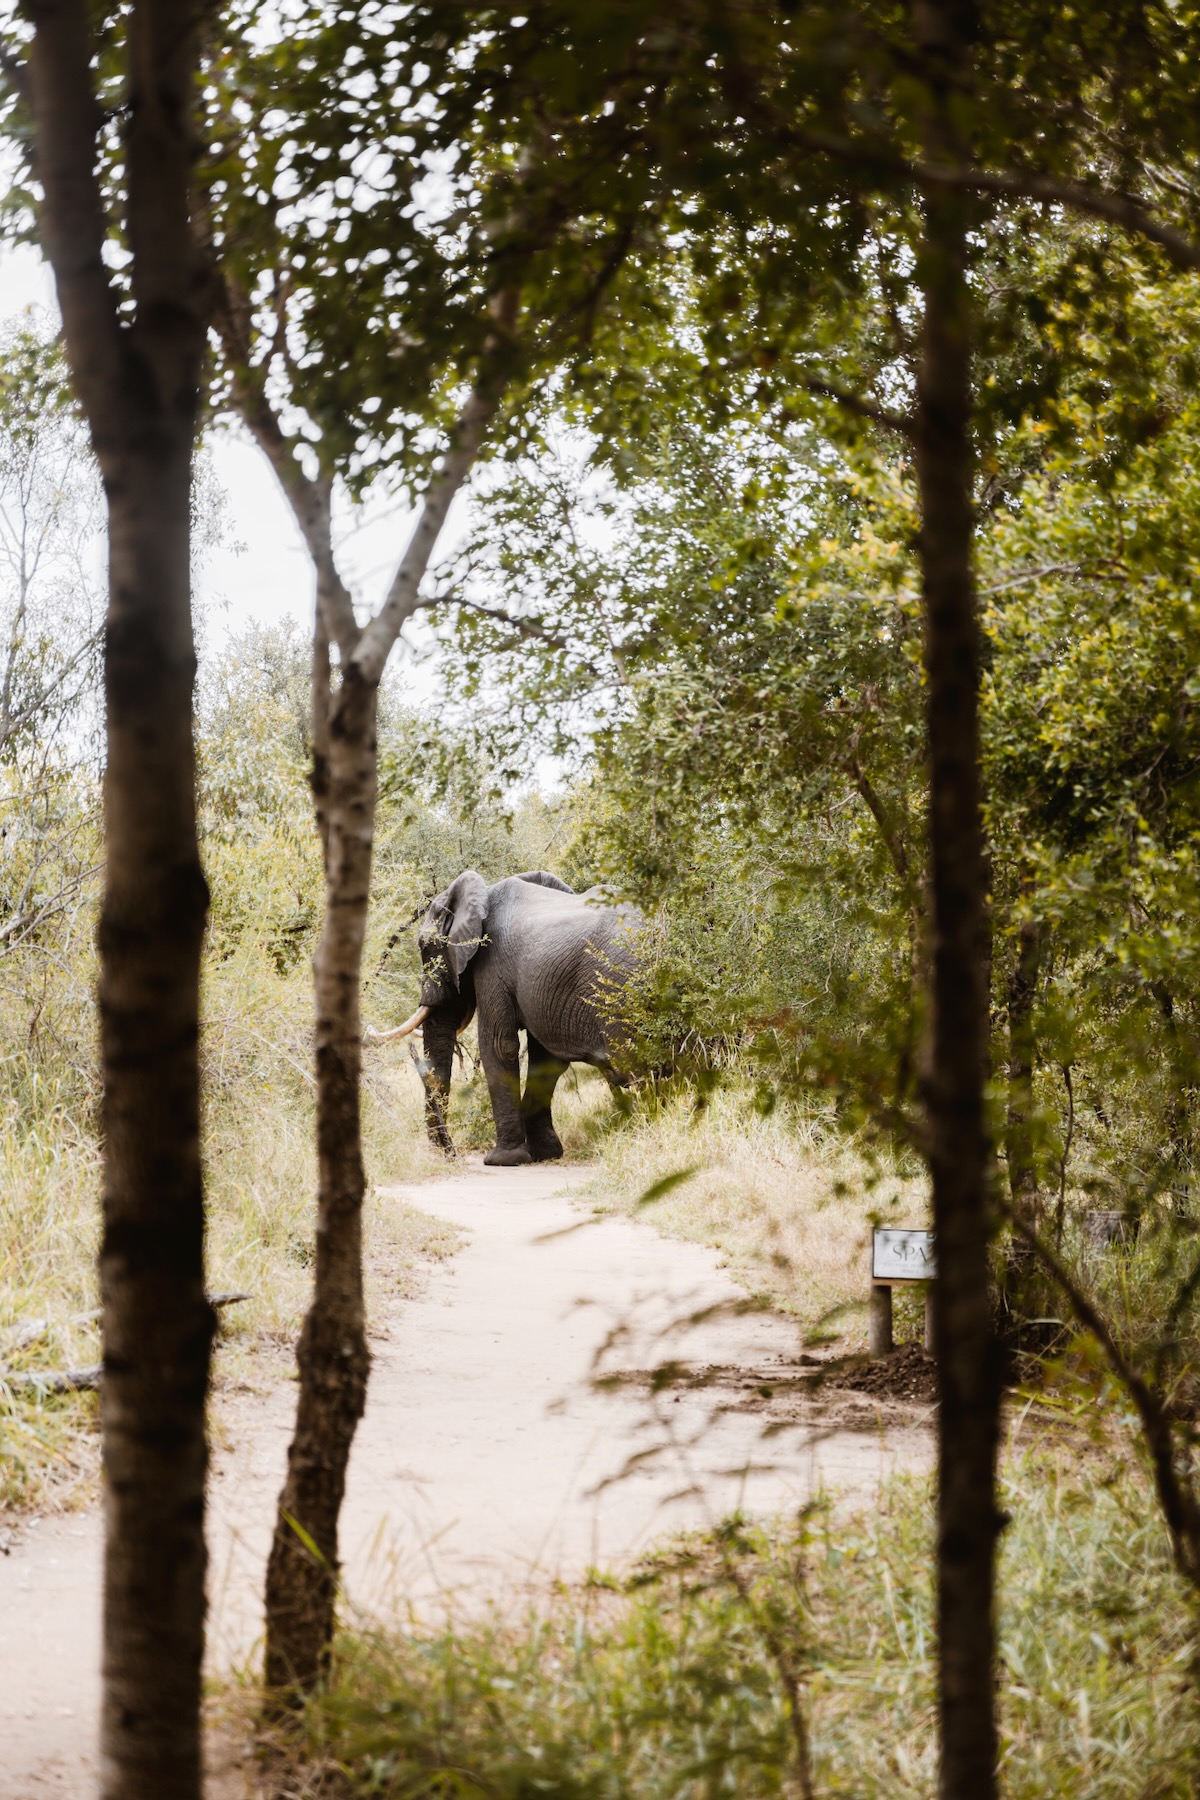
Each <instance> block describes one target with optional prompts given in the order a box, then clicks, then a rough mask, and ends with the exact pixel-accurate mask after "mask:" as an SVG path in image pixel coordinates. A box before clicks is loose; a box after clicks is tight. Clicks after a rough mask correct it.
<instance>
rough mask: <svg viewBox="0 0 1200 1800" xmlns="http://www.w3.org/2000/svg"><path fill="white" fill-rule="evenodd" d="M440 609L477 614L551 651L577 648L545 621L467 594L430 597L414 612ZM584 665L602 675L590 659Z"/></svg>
mask: <svg viewBox="0 0 1200 1800" xmlns="http://www.w3.org/2000/svg"><path fill="white" fill-rule="evenodd" d="M436 606H461V607H463V608H464V609H465V610H466V611H467V612H473V613H477V614H478V615H479V617H480V618H483V619H494V620H495V621H496V623H497V624H498V625H507V626H509V627H510V629H511V630H513V631H514V632H516V633H517V635H518V636H519V637H523V638H529V639H530V640H531V641H532V642H534V643H538V644H546V645H548V647H549V648H550V649H551V650H564V651H570V650H573V649H575V647H576V646H575V645H574V644H573V643H572V641H571V639H570V638H566V637H562V636H561V635H560V634H559V633H558V632H556V631H551V630H549V629H548V627H547V626H546V625H545V623H544V622H543V621H542V620H541V619H538V618H530V617H528V616H523V615H521V614H519V613H510V612H506V611H505V609H504V607H502V606H488V605H486V603H485V602H484V601H482V600H468V599H466V598H465V596H464V595H462V594H458V593H453V592H451V593H442V594H429V595H426V596H425V597H424V598H422V599H420V600H418V601H417V604H416V607H415V609H414V610H415V611H418V612H431V611H432V610H433V608H434V607H436ZM502 647H507V646H502ZM580 666H581V667H582V668H584V669H586V670H588V672H589V673H590V674H592V675H598V674H599V672H600V671H599V670H598V669H597V668H596V666H595V664H594V663H591V662H588V661H587V660H586V659H585V660H583V661H582V662H581V664H580Z"/></svg>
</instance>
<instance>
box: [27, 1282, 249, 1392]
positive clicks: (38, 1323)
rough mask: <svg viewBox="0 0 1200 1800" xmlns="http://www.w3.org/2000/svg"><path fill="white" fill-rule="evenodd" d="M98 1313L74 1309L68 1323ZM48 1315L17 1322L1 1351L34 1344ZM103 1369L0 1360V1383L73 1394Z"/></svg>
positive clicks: (221, 1301)
mask: <svg viewBox="0 0 1200 1800" xmlns="http://www.w3.org/2000/svg"><path fill="white" fill-rule="evenodd" d="M207 1298H208V1304H209V1305H210V1306H212V1307H216V1308H218V1309H219V1308H221V1307H222V1306H234V1305H236V1304H237V1302H238V1301H239V1300H253V1298H254V1296H253V1294H242V1293H234V1292H233V1291H232V1290H231V1291H229V1292H227V1293H225V1292H223V1293H219V1294H209V1295H208V1296H207ZM99 1317H100V1308H99V1307H98V1306H97V1307H94V1308H93V1309H92V1311H91V1312H85V1313H76V1314H75V1316H74V1317H73V1318H71V1319H68V1320H67V1324H68V1325H90V1324H93V1323H94V1322H95V1321H96V1320H97V1319H98V1318H99ZM53 1323H54V1321H53V1320H52V1319H32V1320H31V1321H30V1322H29V1324H28V1325H23V1326H21V1327H20V1328H19V1329H18V1330H17V1331H16V1333H15V1334H14V1335H13V1336H12V1337H10V1338H9V1339H8V1341H7V1342H6V1344H5V1346H4V1351H3V1354H4V1355H5V1356H11V1355H12V1354H13V1352H14V1351H15V1350H26V1349H28V1347H29V1346H30V1344H36V1343H37V1342H38V1340H39V1338H43V1337H45V1336H46V1334H47V1333H48V1332H49V1331H50V1329H51V1327H52V1326H53ZM103 1373H104V1364H103V1363H89V1364H88V1365H87V1366H86V1368H82V1369H10V1368H9V1367H8V1366H7V1364H5V1363H3V1362H0V1385H2V1386H5V1387H10V1388H18V1389H20V1390H21V1391H22V1392H26V1393H28V1392H30V1391H34V1392H37V1393H39V1394H73V1393H77V1392H79V1391H80V1390H82V1389H85V1388H98V1387H99V1386H100V1377H101V1375H102V1374H103Z"/></svg>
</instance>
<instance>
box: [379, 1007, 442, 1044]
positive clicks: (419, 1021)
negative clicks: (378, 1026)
mask: <svg viewBox="0 0 1200 1800" xmlns="http://www.w3.org/2000/svg"><path fill="white" fill-rule="evenodd" d="M431 1010H432V1009H431V1008H430V1007H428V1006H418V1008H417V1010H416V1012H415V1013H414V1014H413V1016H412V1018H411V1019H405V1021H404V1023H403V1025H397V1026H396V1028H395V1030H394V1031H371V1030H368V1031H367V1034H366V1036H367V1041H368V1043H372V1044H391V1043H394V1042H395V1040H396V1039H397V1038H402V1037H409V1036H411V1034H412V1033H413V1032H414V1031H415V1030H416V1029H417V1026H418V1025H423V1024H424V1023H425V1021H426V1019H427V1018H428V1017H429V1014H430V1011H431Z"/></svg>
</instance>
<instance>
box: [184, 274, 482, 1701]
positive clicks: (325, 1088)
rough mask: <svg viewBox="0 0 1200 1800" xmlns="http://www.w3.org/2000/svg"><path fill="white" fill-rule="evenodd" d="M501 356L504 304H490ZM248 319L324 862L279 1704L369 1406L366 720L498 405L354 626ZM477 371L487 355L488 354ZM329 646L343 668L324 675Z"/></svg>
mask: <svg viewBox="0 0 1200 1800" xmlns="http://www.w3.org/2000/svg"><path fill="white" fill-rule="evenodd" d="M493 312H494V316H495V318H496V322H497V336H496V338H495V340H494V342H493V344H492V345H491V346H490V351H491V355H492V357H493V358H496V359H497V360H498V359H499V358H500V357H502V354H503V350H504V345H505V343H506V341H507V338H508V336H509V334H511V331H512V328H513V325H514V322H515V319H514V313H515V299H510V298H509V297H508V296H505V297H503V299H502V300H501V301H500V302H499V303H498V304H497V305H496V306H495V307H494V308H493ZM247 318H248V311H247V308H246V307H245V305H244V302H243V301H242V299H241V297H240V296H239V295H238V294H237V292H236V290H234V289H233V288H232V287H231V286H227V287H226V290H225V293H224V295H223V298H222V303H221V305H220V307H219V311H218V325H219V329H220V331H221V335H222V339H223V342H224V346H225V353H226V357H227V359H228V362H229V365H230V368H231V370H232V371H233V391H234V397H235V403H236V404H237V406H238V409H239V411H240V413H241V415H242V417H243V419H244V420H245V422H246V424H247V425H248V426H249V428H250V430H251V431H252V433H253V434H254V437H255V438H256V440H257V442H258V444H259V446H260V448H261V449H262V450H263V451H264V453H265V454H266V456H267V458H268V460H269V461H270V463H271V465H272V467H273V469H274V470H275V473H276V475H277V476H278V478H279V482H280V485H281V487H282V488H283V491H284V494H285V496H286V498H287V500H288V502H289V504H290V506H291V509H292V513H293V515H294V517H295V519H296V523H297V525H298V526H299V528H300V531H301V534H302V535H303V537H304V540H305V543H306V545H307V547H308V550H309V554H310V556H311V558H312V563H313V569H314V574H315V579H316V600H317V606H316V622H315V629H314V640H313V661H312V708H313V720H312V734H313V776H312V782H313V797H314V805H315V811H316V820H317V826H318V829H319V831H320V834H321V839H322V844H323V847H324V854H325V919H324V924H323V928H322V932H321V938H320V942H319V944H318V947H317V952H316V956H315V959H314V966H313V974H314V984H315V990H316V1065H317V1151H318V1189H317V1233H316V1260H315V1274H314V1282H313V1298H312V1304H311V1306H310V1308H309V1311H308V1314H307V1317H306V1319H305V1322H304V1327H303V1330H302V1333H301V1337H300V1345H299V1350H298V1361H299V1370H300V1392H299V1399H298V1403H297V1410H296V1427H295V1432H294V1434H293V1438H292V1443H291V1446H290V1448H289V1451H288V1470H287V1478H286V1480H285V1482H284V1486H283V1491H282V1492H281V1494H280V1496H279V1506H278V1512H277V1516H276V1523H275V1533H274V1538H273V1541H272V1545H271V1554H270V1558H269V1561H268V1566H267V1587H266V1614H267V1643H266V1664H265V1672H266V1684H267V1688H268V1690H269V1692H270V1693H271V1695H272V1696H273V1700H274V1701H275V1702H276V1703H280V1704H283V1705H287V1704H290V1703H291V1702H292V1701H293V1700H295V1699H296V1698H297V1697H298V1696H299V1695H301V1694H303V1693H304V1692H306V1691H308V1690H311V1689H312V1688H313V1687H314V1686H315V1685H316V1684H317V1683H318V1682H319V1680H320V1679H321V1676H322V1674H323V1672H324V1669H325V1667H326V1663H327V1659H328V1653H329V1647H330V1643H331V1641H332V1637H333V1626H334V1608H335V1602H336V1597H337V1578H338V1569H339V1549H338V1515H339V1511H340V1508H341V1503H342V1497H343V1494H344V1491H345V1484H346V1469H347V1466H348V1463H349V1459H350V1449H351V1445H352V1443H353V1440H354V1433H355V1431H356V1429H357V1427H358V1422H359V1420H360V1418H361V1417H362V1413H363V1408H364V1406H365V1404H366V1392H367V1377H368V1371H369V1367H370V1354H369V1351H368V1347H367V1337H366V1320H365V1313H364V1306H363V1281H362V1207H363V1198H364V1192H365V1185H366V1183H365V1174H364V1169H363V1157H362V1136H361V1122H360V1114H359V1080H360V1074H361V1061H362V1020H361V1016H360V1008H359V996H360V985H361V978H362V953H363V942H364V938H365V935H366V926H367V906H368V900H369V896H370V885H371V860H372V853H373V849H374V836H375V802H376V790H377V780H378V761H377V744H376V710H377V701H378V693H379V683H380V681H381V679H382V677H383V673H384V669H385V668H386V666H387V659H388V656H389V655H390V653H391V651H392V648H393V647H394V645H395V643H396V640H397V638H398V637H399V635H400V631H401V629H402V628H403V626H404V624H405V623H406V621H407V620H408V619H409V618H411V617H412V615H413V613H414V612H415V611H416V610H417V606H418V604H419V589H420V584H421V581H422V578H423V577H424V575H425V572H426V570H427V568H428V566H429V562H430V559H431V557H432V555H433V552H434V549H435V547H436V544H437V540H438V536H439V534H440V532H441V529H442V526H443V524H444V523H445V519H446V514H447V512H448V511H449V508H450V504H451V502H452V500H453V499H454V496H455V494H457V493H458V492H459V490H460V489H461V487H462V485H463V483H464V482H465V480H466V479H467V476H468V474H469V473H470V470H471V467H472V465H473V463H474V461H475V458H476V456H477V455H478V452H479V449H480V446H481V444H482V443H483V441H484V438H485V436H486V433H487V430H488V427H489V425H490V423H491V421H492V418H493V417H494V415H495V412H496V409H497V407H498V406H499V404H500V400H501V397H502V393H503V379H502V377H500V376H499V375H498V374H497V373H496V372H495V370H494V369H491V366H490V364H489V369H490V372H489V373H488V374H486V375H484V376H482V377H481V378H480V381H479V383H478V385H477V386H476V387H475V388H474V390H473V391H472V392H471V393H470V394H469V395H468V397H467V399H466V402H465V404H464V406H463V409H462V412H461V414H460V416H459V420H458V424H457V429H456V431H455V433H454V436H453V439H452V441H451V443H450V445H449V446H448V449H447V451H446V454H445V456H444V458H443V461H442V465H441V468H440V470H439V471H438V473H437V474H436V475H435V476H434V477H433V479H432V481H431V482H430V485H429V488H428V490H427V492H426V494H425V497H424V501H423V503H422V506H421V509H420V512H419V514H418V518H417V522H416V525H415V528H414V530H413V535H412V538H411V540H410V542H409V544H408V547H407V549H406V550H405V552H404V555H403V557H402V558H401V560H400V564H399V567H398V568H397V570H396V574H395V576H394V578H393V580H392V583H391V586H390V588H389V590H388V593H387V596H386V598H385V600H384V603H383V605H382V606H381V608H380V610H379V612H378V613H377V614H376V616H375V617H374V618H373V619H372V620H370V621H369V623H368V624H366V625H365V626H362V627H360V626H359V624H358V623H357V621H356V618H355V614H354V608H353V604H352V602H351V598H350V594H349V592H348V590H347V589H346V587H345V585H344V583H343V582H342V580H341V578H340V576H339V574H338V571H337V566H336V561H335V557H334V549H333V520H332V498H333V488H332V482H331V480H329V479H328V478H324V477H310V476H308V475H306V474H305V473H304V471H303V470H302V469H301V467H300V465H299V463H298V462H297V460H296V458H295V456H294V454H293V445H292V443H291V442H290V441H289V440H288V438H287V437H286V435H285V434H284V432H283V430H282V428H281V426H280V423H279V420H278V417H277V415H276V414H275V412H274V410H273V408H272V407H271V405H270V402H269V400H268V397H267V394H266V391H265V387H264V384H263V380H262V376H261V373H260V372H259V371H257V370H255V369H254V368H253V366H252V363H251V357H250V346H249V342H248V337H247ZM485 360H487V359H486V358H485ZM330 645H336V647H337V651H338V665H337V668H336V671H335V670H334V668H333V667H332V666H331V660H330Z"/></svg>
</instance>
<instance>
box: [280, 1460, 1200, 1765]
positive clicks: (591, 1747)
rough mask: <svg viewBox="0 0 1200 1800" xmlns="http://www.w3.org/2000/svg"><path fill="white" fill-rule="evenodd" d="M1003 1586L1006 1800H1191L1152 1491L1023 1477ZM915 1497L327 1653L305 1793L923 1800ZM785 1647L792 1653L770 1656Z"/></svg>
mask: <svg viewBox="0 0 1200 1800" xmlns="http://www.w3.org/2000/svg"><path fill="white" fill-rule="evenodd" d="M1002 1498H1003V1504H1004V1505H1005V1507H1006V1509H1007V1510H1008V1511H1009V1513H1010V1515H1011V1523H1010V1525H1009V1527H1008V1530H1007V1532H1006V1535H1005V1539H1004V1551H1003V1558H1002V1575H1001V1595H1002V1597H1001V1612H1000V1645H1001V1668H1002V1670H1003V1676H1002V1683H1001V1718H1002V1721H1003V1739H1004V1747H1003V1767H1004V1779H1005V1791H1006V1792H1008V1793H1010V1794H1013V1795H1020V1796H1023V1797H1025V1800H1051V1797H1052V1796H1058V1795H1062V1794H1069V1793H1070V1794H1074V1793H1084V1792H1086V1793H1087V1794H1089V1795H1095V1796H1097V1800H1118V1797H1121V1800H1135V1797H1137V1800H1144V1796H1146V1795H1148V1794H1154V1795H1159V1796H1162V1797H1163V1800H1167V1797H1168V1796H1179V1797H1180V1800H1182V1796H1184V1795H1186V1794H1190V1793H1191V1792H1192V1790H1193V1786H1194V1783H1195V1780H1196V1775H1197V1768H1196V1745H1197V1733H1196V1717H1195V1698H1194V1694H1193V1693H1192V1692H1191V1691H1190V1688H1189V1684H1188V1668H1189V1663H1190V1659H1191V1656H1192V1654H1193V1644H1192V1632H1191V1619H1190V1615H1189V1613H1188V1611H1187V1608H1186V1607H1185V1606H1184V1604H1183V1602H1182V1600H1181V1597H1180V1594H1179V1590H1178V1588H1177V1586H1176V1584H1175V1581H1174V1579H1173V1577H1172V1574H1171V1569H1170V1560H1169V1555H1168V1552H1167V1549H1166V1545H1165V1543H1164V1539H1163V1533H1162V1530H1161V1527H1160V1526H1159V1525H1158V1524H1157V1523H1156V1522H1155V1521H1154V1516H1153V1511H1152V1510H1148V1509H1147V1505H1146V1496H1145V1489H1144V1485H1143V1482H1142V1478H1141V1476H1140V1475H1139V1474H1137V1473H1136V1472H1135V1471H1134V1470H1133V1469H1132V1468H1130V1467H1129V1466H1128V1465H1125V1466H1122V1464H1121V1462H1120V1460H1119V1459H1118V1461H1117V1463H1116V1465H1115V1466H1114V1467H1113V1468H1112V1469H1111V1470H1107V1471H1106V1469H1105V1467H1104V1465H1103V1464H1102V1463H1100V1462H1095V1463H1089V1462H1087V1461H1084V1462H1083V1463H1080V1462H1078V1461H1077V1460H1076V1459H1074V1458H1073V1457H1072V1456H1071V1455H1070V1453H1069V1451H1067V1450H1066V1448H1065V1446H1064V1447H1062V1448H1061V1449H1059V1450H1058V1451H1057V1452H1056V1451H1054V1450H1049V1451H1047V1452H1045V1453H1043V1454H1042V1455H1039V1456H1033V1455H1026V1456H1024V1457H1019V1458H1017V1459H1016V1460H1015V1461H1014V1463H1013V1464H1012V1465H1011V1467H1010V1468H1009V1470H1008V1471H1007V1473H1006V1476H1005V1482H1004V1487H1003V1492H1002ZM928 1530H929V1524H928V1497H927V1494H926V1492H925V1489H924V1486H923V1485H922V1484H919V1483H912V1482H898V1483H893V1484H892V1486H891V1487H890V1488H889V1489H888V1490H887V1492H886V1493H885V1495H884V1496H883V1498H882V1501H881V1504H880V1506H879V1508H878V1509H877V1510H875V1511H873V1512H871V1513H869V1514H859V1515H852V1516H849V1517H847V1516H846V1515H844V1514H840V1513H835V1512H833V1511H832V1510H826V1509H823V1508H818V1509H817V1510H815V1511H814V1512H813V1513H811V1514H809V1515H808V1516H806V1517H804V1518H802V1519H801V1520H800V1521H799V1523H798V1524H792V1525H788V1524H784V1523H779V1524H776V1525H773V1526H771V1527H769V1528H762V1527H751V1526H749V1525H747V1524H746V1523H745V1522H740V1521H737V1520H731V1521H728V1522H727V1523H726V1524H725V1525H724V1526H722V1527H721V1528H720V1529H719V1530H718V1531H717V1532H716V1533H715V1534H713V1535H712V1536H711V1537H709V1538H707V1539H691V1540H683V1541H681V1542H679V1543H677V1544H675V1545H673V1546H669V1547H665V1548H664V1549H663V1550H661V1551H660V1552H658V1553H656V1554H655V1555H654V1556H652V1557H651V1558H650V1559H648V1560H647V1562H646V1563H645V1564H644V1565H643V1566H642V1568H641V1569H640V1570H638V1571H637V1572H635V1573H634V1575H633V1576H632V1577H625V1576H620V1575H618V1576H609V1575H597V1576H595V1577H594V1578H593V1581H592V1583H591V1584H590V1585H589V1586H588V1587H587V1588H585V1589H584V1590H583V1591H582V1592H579V1591H575V1592H572V1591H567V1592H563V1593H560V1594H559V1595H558V1596H557V1597H556V1598H553V1599H551V1600H550V1601H548V1602H546V1603H544V1604H540V1605H531V1606H530V1608H529V1610H528V1612H527V1613H526V1614H525V1615H524V1616H521V1615H520V1614H516V1615H515V1616H514V1614H512V1613H508V1614H504V1613H496V1614H494V1615H492V1616H490V1617H487V1618H485V1619H483V1620H477V1619H464V1620H462V1621H458V1622H456V1623H454V1624H451V1625H450V1626H448V1627H446V1628H445V1629H443V1630H440V1631H439V1630H437V1629H435V1628H431V1627H428V1626H423V1625H420V1624H417V1623H416V1622H414V1623H413V1624H412V1625H411V1626H410V1627H409V1629H408V1630H407V1631H406V1632H405V1633H403V1634H389V1633H387V1632H384V1631H380V1630H366V1629H363V1630H360V1631H358V1632H357V1633H352V1634H350V1635H348V1636H347V1637H345V1638H343V1639H342V1641H341V1643H340V1645H339V1650H338V1661H337V1667H336V1670H335V1677H334V1681H333V1683H332V1686H331V1689H330V1692H329V1693H328V1694H327V1695H323V1696H321V1697H319V1698H317V1699H316V1700H314V1701H313V1702H312V1703H311V1705H310V1707H309V1709H308V1713H307V1715H306V1719H305V1729H304V1738H303V1743H304V1751H305V1759H306V1765H307V1776H306V1777H305V1776H299V1777H298V1778H297V1779H298V1780H299V1782H300V1786H299V1789H298V1791H300V1792H303V1793H316V1792H318V1791H325V1790H324V1789H322V1788H321V1787H320V1782H321V1780H322V1779H323V1778H324V1777H326V1776H328V1775H329V1774H331V1773H332V1771H333V1770H334V1769H338V1770H341V1771H343V1773H344V1776H345V1780H346V1791H347V1792H348V1793H351V1794H363V1795H366V1794H377V1795H385V1796H398V1795H400V1794H405V1795H413V1796H418V1795H434V1794H443V1795H444V1794H452V1793H453V1794H473V1793H487V1794H494V1795H502V1796H507V1795H512V1796H516V1795H527V1794H530V1793H533V1792H550V1793H554V1794H558V1795H562V1796H572V1797H574V1796H585V1795H586V1796H588V1797H589V1800H595V1797H598V1796H623V1795H633V1794H636V1795H638V1796H639V1797H641V1796H656V1795H662V1796H664V1797H665V1796H671V1800H678V1797H680V1796H696V1797H697V1800H699V1797H700V1796H713V1795H718V1794H726V1793H729V1794H733V1793H736V1794H738V1795H768V1794H779V1793H794V1792H797V1791H804V1790H803V1789H802V1788H801V1787H800V1786H799V1782H798V1768H797V1758H798V1748H797V1738H798V1734H797V1731H796V1723H795V1721H796V1716H797V1713H798V1714H799V1715H800V1717H801V1720H802V1724H803V1736H804V1739H805V1740H806V1748H807V1753H808V1758H809V1760H810V1764H811V1771H810V1774H811V1782H812V1791H814V1792H816V1793H819V1794H831V1795H834V1794H846V1795H850V1794H853V1795H857V1796H862V1797H864V1800H869V1797H870V1796H875V1795H879V1796H884V1795H887V1796H893V1795H896V1794H912V1795H914V1796H916V1795H924V1794H926V1793H928V1792H929V1791H930V1785H931V1783H932V1780H933V1775H934V1766H933V1765H934V1741H933V1732H932V1721H933V1693H934V1687H933V1656H934V1631H933V1619H932V1590H931V1585H930V1582H929V1579H928V1575H927V1560H928V1545H927V1535H928ZM781 1646H786V1648H781Z"/></svg>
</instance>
